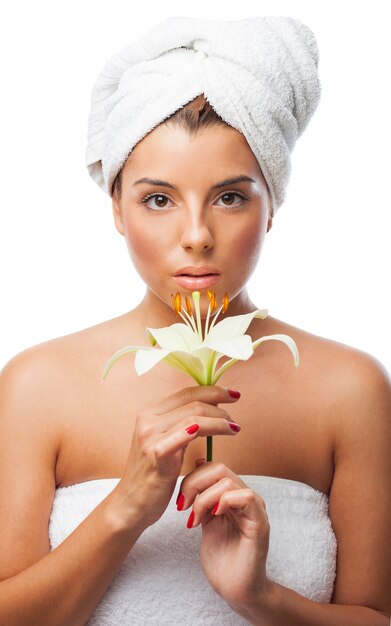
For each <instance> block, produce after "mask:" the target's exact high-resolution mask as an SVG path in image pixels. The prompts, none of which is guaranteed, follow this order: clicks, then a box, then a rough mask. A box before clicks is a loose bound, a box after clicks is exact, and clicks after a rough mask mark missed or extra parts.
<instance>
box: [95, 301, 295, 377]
mask: <svg viewBox="0 0 391 626" xmlns="http://www.w3.org/2000/svg"><path fill="white" fill-rule="evenodd" d="M200 295H201V294H200V292H199V291H193V293H192V298H193V302H194V308H195V313H196V319H194V315H193V310H192V306H191V302H190V300H189V298H187V297H186V309H187V310H186V309H184V308H183V307H182V303H181V296H180V294H179V292H178V293H177V294H176V295H175V296H172V302H173V307H174V310H175V312H176V313H177V314H178V315H180V317H181V318H182V319H183V320H184V322H185V323H184V324H182V323H177V324H172V325H171V326H167V327H165V328H147V329H146V331H147V335H148V338H149V340H150V343H151V344H152V346H155V345H156V344H159V346H160V348H156V347H149V346H125V347H124V348H121V349H120V350H118V351H117V352H115V353H114V354H113V355H112V356H111V358H110V359H109V360H108V362H107V363H106V365H105V367H104V370H103V375H102V378H103V379H105V378H106V376H107V374H108V373H109V371H110V369H111V368H112V366H113V365H114V363H115V362H116V361H118V359H120V358H121V357H123V356H124V355H125V354H129V353H131V352H136V358H135V368H136V372H137V374H138V375H139V376H141V375H142V374H145V373H146V372H148V371H149V370H150V369H152V367H154V365H156V364H157V363H159V362H160V361H165V362H166V363H168V364H169V365H171V366H172V367H175V368H176V369H179V370H181V371H183V372H185V373H186V374H189V376H191V377H192V378H193V379H194V380H195V381H196V382H197V383H198V384H199V385H214V384H215V383H216V382H217V380H218V379H219V378H220V376H221V375H222V374H223V373H224V372H225V371H226V370H227V369H228V368H229V367H231V366H232V365H233V364H234V363H236V362H237V361H239V360H240V361H247V360H248V359H249V358H250V357H251V356H252V355H253V354H254V351H255V348H257V347H258V346H259V345H260V344H261V343H262V342H264V341H269V340H277V341H282V342H284V343H285V344H286V345H287V346H288V348H289V349H290V351H291V352H292V355H293V359H294V366H295V367H298V365H299V353H298V350H297V346H296V343H295V342H294V340H293V339H292V338H291V337H289V335H284V334H275V335H267V336H265V337H260V338H259V339H257V340H256V341H252V339H251V337H250V335H246V334H244V333H245V332H246V330H247V328H248V327H249V325H250V323H251V322H252V320H253V319H254V317H258V318H261V319H264V318H265V317H267V315H268V310H267V309H256V310H255V311H253V312H252V313H246V314H244V315H235V316H232V317H226V318H224V319H223V320H222V321H220V322H219V323H217V324H216V319H217V318H218V316H219V314H220V313H221V312H223V314H224V313H225V312H226V311H227V309H228V294H227V293H225V295H224V298H223V304H222V306H221V307H220V309H219V310H218V311H217V313H216V315H215V316H214V318H213V320H212V322H211V324H210V327H209V328H208V324H209V319H210V314H211V313H212V312H213V311H214V310H215V309H216V308H217V304H216V297H215V294H214V292H212V291H209V290H207V295H208V298H209V308H208V313H207V317H206V322H205V335H204V336H203V333H202V326H201V314H200ZM182 311H183V313H182ZM222 356H228V357H230V360H229V361H227V362H226V363H224V365H222V366H221V367H220V368H219V369H216V368H217V363H218V361H219V359H220V358H221V357H222Z"/></svg>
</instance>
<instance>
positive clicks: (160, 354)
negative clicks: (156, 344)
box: [134, 348, 170, 376]
mask: <svg viewBox="0 0 391 626" xmlns="http://www.w3.org/2000/svg"><path fill="white" fill-rule="evenodd" d="M168 354H170V353H169V351H168V350H161V349H160V348H141V349H139V350H138V351H137V354H136V358H135V360H134V367H135V369H136V372H137V374H138V375H139V376H141V375H142V374H145V373H146V372H149V370H150V369H152V368H153V367H154V366H155V365H156V364H157V363H159V362H160V361H162V360H163V359H164V358H165V357H166V356H167V355H168Z"/></svg>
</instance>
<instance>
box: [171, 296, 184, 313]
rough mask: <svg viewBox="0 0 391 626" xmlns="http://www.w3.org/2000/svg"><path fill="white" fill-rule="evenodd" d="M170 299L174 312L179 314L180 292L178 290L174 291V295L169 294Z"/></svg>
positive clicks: (180, 306) (180, 304)
mask: <svg viewBox="0 0 391 626" xmlns="http://www.w3.org/2000/svg"><path fill="white" fill-rule="evenodd" d="M171 300H172V306H173V309H174V311H175V313H177V315H179V312H180V310H181V308H182V301H181V294H180V293H179V291H177V292H176V294H175V296H174V295H173V294H171Z"/></svg>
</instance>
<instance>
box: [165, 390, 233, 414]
mask: <svg viewBox="0 0 391 626" xmlns="http://www.w3.org/2000/svg"><path fill="white" fill-rule="evenodd" d="M230 391H231V392H232V390H229V389H227V387H221V386H219V385H196V386H195V387H184V388H183V389H180V390H179V391H177V392H176V393H173V394H170V395H169V396H166V397H165V398H163V399H162V400H160V401H159V406H158V407H156V408H154V409H153V412H154V413H155V415H162V414H163V413H167V412H168V411H173V410H174V409H176V408H178V407H181V406H183V405H184V404H189V402H194V401H195V400H200V401H201V402H207V403H208V404H219V403H220V402H236V401H237V400H238V397H234V396H232V395H231V393H230ZM235 393H239V392H235Z"/></svg>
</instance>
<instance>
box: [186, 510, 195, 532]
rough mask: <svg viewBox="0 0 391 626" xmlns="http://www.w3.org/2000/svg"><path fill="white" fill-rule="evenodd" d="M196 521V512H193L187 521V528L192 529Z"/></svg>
mask: <svg viewBox="0 0 391 626" xmlns="http://www.w3.org/2000/svg"><path fill="white" fill-rule="evenodd" d="M193 521H194V511H192V512H191V513H190V515H189V519H188V520H187V527H188V528H191V527H192V526H193Z"/></svg>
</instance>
